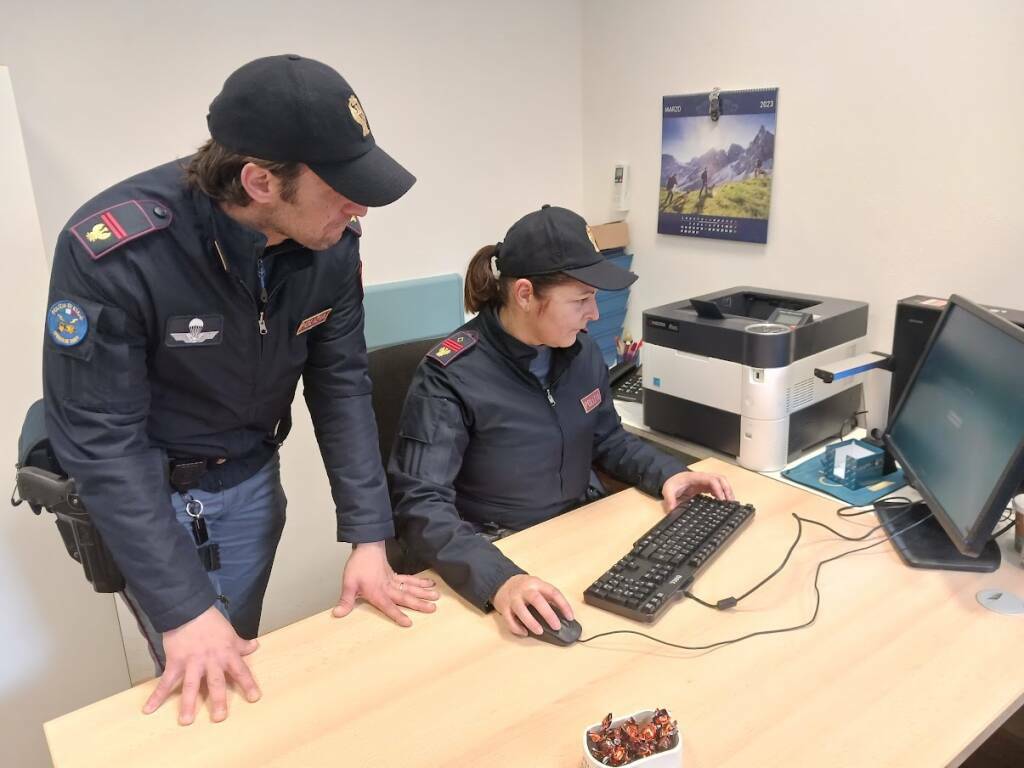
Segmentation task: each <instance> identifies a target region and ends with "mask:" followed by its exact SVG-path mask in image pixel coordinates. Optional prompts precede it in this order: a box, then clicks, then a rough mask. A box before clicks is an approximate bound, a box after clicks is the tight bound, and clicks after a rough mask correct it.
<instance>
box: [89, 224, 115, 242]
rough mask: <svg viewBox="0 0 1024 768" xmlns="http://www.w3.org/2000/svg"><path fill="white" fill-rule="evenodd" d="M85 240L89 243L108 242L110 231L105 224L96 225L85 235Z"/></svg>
mask: <svg viewBox="0 0 1024 768" xmlns="http://www.w3.org/2000/svg"><path fill="white" fill-rule="evenodd" d="M85 238H86V240H88V241H89V242H90V243H95V242H96V241H97V240H109V239H110V230H109V229H107V225H106V224H96V225H95V226H94V227H93V228H92V229H90V230H89V231H88V232H86V233H85Z"/></svg>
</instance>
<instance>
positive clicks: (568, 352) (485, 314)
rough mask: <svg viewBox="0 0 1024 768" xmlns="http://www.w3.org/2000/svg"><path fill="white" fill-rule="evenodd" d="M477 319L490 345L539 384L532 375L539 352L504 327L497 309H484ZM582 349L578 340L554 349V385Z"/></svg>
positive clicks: (552, 359)
mask: <svg viewBox="0 0 1024 768" xmlns="http://www.w3.org/2000/svg"><path fill="white" fill-rule="evenodd" d="M477 317H478V323H479V325H478V327H479V328H480V333H481V335H482V336H483V337H484V338H486V339H487V341H488V342H489V343H490V345H491V346H492V347H494V349H495V350H496V351H497V352H498V353H499V354H500V355H501V356H502V357H504V358H505V359H506V360H508V361H509V363H511V364H512V366H513V367H515V368H516V369H517V370H519V371H521V372H522V373H524V374H526V375H527V376H528V377H529V378H530V380H531V381H533V382H535V383H539V382H537V378H536V377H535V376H534V375H533V374H532V373H530V363H531V362H532V361H533V358H535V357H536V356H537V350H536V349H535V348H534V347H533V346H531V345H530V344H526V343H525V342H522V341H520V340H519V339H517V338H516V337H515V336H513V335H512V334H510V333H509V332H508V331H506V330H505V329H504V328H503V327H502V325H501V321H500V320H499V319H498V311H497V309H496V308H494V307H492V306H487V307H484V308H483V309H482V310H481V311H480V314H479V315H478V316H477ZM582 347H583V345H582V344H580V341H579V339H577V340H576V341H575V342H573V345H572V346H571V347H553V348H552V350H551V373H550V380H551V382H552V384H553V383H554V382H556V381H558V378H559V376H561V375H562V373H564V372H565V370H566V369H567V368H568V367H569V365H570V364H571V363H572V361H573V359H574V358H575V357H576V356H577V355H578V354H579V353H580V349H582Z"/></svg>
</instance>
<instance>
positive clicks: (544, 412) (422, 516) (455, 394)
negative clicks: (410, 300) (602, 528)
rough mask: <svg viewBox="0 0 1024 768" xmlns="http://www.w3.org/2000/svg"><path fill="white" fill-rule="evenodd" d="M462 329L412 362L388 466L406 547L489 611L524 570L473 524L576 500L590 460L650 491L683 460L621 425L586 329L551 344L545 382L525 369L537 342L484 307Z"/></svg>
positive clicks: (513, 520) (501, 521)
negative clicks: (449, 349) (442, 348)
mask: <svg viewBox="0 0 1024 768" xmlns="http://www.w3.org/2000/svg"><path fill="white" fill-rule="evenodd" d="M460 332H461V333H462V334H463V336H465V334H466V333H468V334H470V339H471V340H472V339H476V340H477V341H476V343H475V344H473V345H472V346H469V347H468V348H465V349H464V351H461V352H459V353H458V354H456V355H454V356H450V360H447V358H448V357H449V356H446V357H443V358H438V357H436V356H434V354H433V353H431V355H428V356H427V358H425V359H424V360H423V361H422V362H421V363H420V366H419V369H418V370H417V372H416V374H415V376H414V378H413V382H412V385H411V387H410V389H409V394H408V397H407V399H406V402H405V408H404V410H403V413H402V419H401V423H400V427H399V434H398V437H397V439H396V443H395V448H394V450H393V452H392V456H391V460H390V462H389V466H388V473H389V479H390V482H391V491H392V503H393V505H394V510H395V519H396V525H397V528H398V532H399V536H400V537H401V539H402V541H403V543H404V545H405V547H406V548H407V549H408V550H409V552H410V554H411V555H412V556H413V557H414V558H418V559H420V560H422V561H424V562H426V563H428V564H429V565H430V566H431V567H432V568H434V569H435V570H436V571H437V572H438V573H439V574H440V575H441V577H442V578H443V579H444V580H445V581H446V582H447V583H448V584H450V585H451V586H452V588H453V589H455V590H456V591H457V592H458V593H459V594H460V595H462V596H463V597H464V598H466V599H467V600H468V601H469V602H471V603H473V604H474V605H475V606H477V607H478V608H480V609H481V610H487V609H488V607H489V602H490V600H491V598H492V597H493V596H494V594H495V592H497V590H498V588H499V587H500V586H501V585H502V584H504V583H505V581H506V580H507V579H508V578H509V577H511V576H514V575H516V574H520V573H523V570H522V569H521V568H519V567H518V566H516V565H515V563H513V562H512V561H511V560H509V559H508V558H507V557H505V556H504V555H503V554H502V553H501V552H500V551H499V550H498V549H497V548H496V547H495V546H494V545H493V544H491V543H490V542H489V541H487V540H486V539H485V538H483V537H482V536H478V535H476V533H477V531H479V530H481V529H483V528H484V527H485V526H487V525H488V524H491V523H493V524H497V525H498V526H501V527H503V528H510V529H513V530H522V529H524V528H528V527H529V526H531V525H534V524H536V523H540V522H542V521H544V520H549V519H550V518H552V517H555V516H556V515H560V514H562V513H563V512H566V511H568V510H570V509H572V508H574V507H577V506H579V505H580V504H582V503H584V501H585V499H586V492H587V488H588V486H589V482H590V472H591V465H592V464H597V466H599V467H600V468H602V469H603V470H605V471H606V472H608V474H610V475H612V476H614V477H617V478H619V479H621V480H623V481H625V482H628V483H630V484H633V485H636V486H637V487H639V488H640V489H641V490H643V491H645V492H646V493H649V494H651V495H652V496H658V495H659V494H660V492H661V487H662V485H663V484H664V483H665V481H666V480H667V479H668V478H669V477H671V476H672V475H674V474H676V473H677V472H682V471H683V470H684V469H685V467H684V466H683V465H682V464H681V463H680V462H679V461H678V460H676V459H675V458H672V457H670V456H668V455H667V454H665V453H663V452H661V451H659V450H657V449H656V448H654V447H653V446H652V445H650V444H649V443H646V442H644V441H643V440H641V439H640V438H638V437H636V436H634V435H631V434H629V433H628V432H626V430H625V429H623V427H622V424H621V422H620V420H619V417H618V414H617V413H616V412H615V408H614V406H613V404H612V396H611V392H610V391H609V387H608V369H607V368H606V367H605V363H604V360H603V358H602V356H601V352H600V350H599V349H598V347H597V345H596V344H595V343H594V341H593V340H592V339H590V337H589V336H587V335H586V334H580V335H579V337H578V338H577V341H576V343H575V344H574V345H573V346H571V347H568V348H565V349H554V350H552V359H551V372H550V382H551V383H550V386H549V387H548V389H547V390H545V389H544V388H543V387H542V386H541V384H540V382H539V381H538V380H537V378H536V377H535V376H534V375H533V374H532V373H530V361H531V360H532V359H533V357H534V356H535V355H536V351H535V350H534V348H533V347H531V346H530V345H528V344H524V343H522V342H521V341H519V340H518V339H516V338H515V337H513V336H510V335H509V334H508V333H506V332H505V331H504V329H503V328H502V327H501V324H500V322H499V321H498V319H497V316H496V315H495V313H494V312H493V311H492V310H490V309H485V310H484V311H483V312H481V313H480V314H479V315H478V316H477V317H475V318H474V319H472V320H470V321H469V322H468V323H466V324H465V325H464V326H463V327H462V329H461V331H460ZM460 332H457V333H456V334H453V337H454V338H457V337H458V336H459V333H460ZM463 341H464V342H465V339H464V340H463ZM458 346H465V344H464V343H463V345H458ZM445 360H447V362H446V364H442V361H445ZM566 546H571V543H570V542H566Z"/></svg>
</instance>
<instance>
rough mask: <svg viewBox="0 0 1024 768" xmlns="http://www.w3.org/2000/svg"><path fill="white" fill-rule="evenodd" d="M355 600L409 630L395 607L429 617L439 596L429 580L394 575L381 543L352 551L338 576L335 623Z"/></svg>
mask: <svg viewBox="0 0 1024 768" xmlns="http://www.w3.org/2000/svg"><path fill="white" fill-rule="evenodd" d="M359 597H361V598H363V600H365V601H366V602H368V603H370V605H372V606H374V607H375V608H376V609H377V610H378V611H380V612H381V613H383V614H384V615H385V616H387V617H388V618H390V619H391V620H392V621H394V622H395V624H398V625H399V626H400V627H411V626H412V619H410V618H409V617H408V616H406V615H405V614H404V613H403V612H402V610H401V609H400V608H399V607H398V606H402V607H404V608H409V609H411V610H414V611H419V612H420V613H433V612H434V610H435V609H436V608H437V606H436V605H434V602H435V601H436V600H437V599H438V598H439V597H440V594H439V593H438V591H437V590H436V589H434V582H433V581H431V580H430V579H421V578H418V577H416V576H406V575H404V574H397V573H395V572H394V571H393V570H392V569H391V566H390V565H389V564H388V558H387V555H385V553H384V542H383V541H375V542H371V543H368V544H359V545H357V546H355V547H353V548H352V554H351V556H349V558H348V562H347V563H346V564H345V572H344V573H343V574H342V576H341V598H340V599H339V600H338V604H337V605H336V606H334V611H333V613H334V615H335V616H336V617H337V618H339V619H340V618H342V617H344V616H348V615H349V614H350V613H352V609H353V608H355V605H356V598H359Z"/></svg>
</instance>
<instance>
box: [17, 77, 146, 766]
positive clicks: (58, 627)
mask: <svg viewBox="0 0 1024 768" xmlns="http://www.w3.org/2000/svg"><path fill="white" fill-rule="evenodd" d="M0 168H2V169H3V184H2V185H0V207H2V209H3V211H4V220H5V221H6V222H7V226H6V227H5V234H4V241H5V243H4V245H5V258H6V260H7V264H6V266H5V273H6V275H7V288H8V290H6V291H5V296H4V300H3V302H0V328H3V329H4V342H3V353H4V363H5V366H6V371H5V375H4V376H3V379H2V384H0V388H2V389H0V392H2V396H3V402H4V407H3V408H2V409H0V468H2V473H0V479H2V483H3V487H4V489H5V490H6V489H8V488H11V487H12V486H13V485H14V464H15V462H16V461H17V451H16V448H17V439H18V433H19V431H20V430H21V423H22V419H23V418H24V415H25V410H26V409H27V408H28V406H29V405H30V404H31V403H33V402H34V401H35V400H38V399H39V398H40V397H41V396H42V384H41V380H40V373H39V372H40V368H41V366H42V346H41V344H40V342H41V340H42V328H43V317H44V312H45V310H46V280H47V270H46V260H45V258H44V256H43V241H42V237H41V236H40V233H39V220H38V218H37V217H36V211H35V206H34V205H33V202H32V184H31V182H30V180H29V173H28V164H27V162H26V159H25V151H24V148H23V146H22V141H21V132H20V130H19V128H18V114H17V110H16V108H15V101H14V94H13V93H12V90H11V81H10V77H9V74H8V71H7V68H6V67H3V66H0ZM0 507H2V509H0V744H2V745H3V747H2V749H3V758H2V759H0V762H2V763H3V764H4V765H10V766H19V767H20V766H34V765H46V764H47V762H48V761H47V757H46V755H47V750H46V742H45V740H44V738H43V729H42V723H43V721H45V720H49V719H51V718H54V717H57V716H58V715H62V714H64V713H65V712H68V711H70V710H72V709H76V708H78V707H80V706H83V705H85V704H88V703H90V702H92V701H94V700H96V699H97V698H100V697H102V696H106V695H109V694H111V693H114V692H116V691H118V690H121V689H122V688H124V687H125V685H126V684H127V683H128V673H127V672H128V671H127V668H126V666H125V658H124V650H123V648H122V645H121V635H120V632H119V630H118V624H117V618H116V616H115V613H114V607H113V602H112V601H111V599H110V597H109V596H105V595H98V594H96V593H95V592H93V591H92V589H91V587H90V586H89V585H88V584H87V583H86V582H85V580H84V579H83V578H82V575H81V574H82V568H81V566H79V565H78V564H77V563H75V562H73V561H72V560H71V559H70V558H69V557H68V556H67V553H66V552H65V551H64V547H63V545H62V544H61V540H60V536H59V535H58V534H57V529H56V527H55V526H54V523H53V516H52V515H50V514H43V515H42V516H41V517H36V516H35V515H33V514H32V512H31V511H30V510H29V507H28V505H27V504H23V505H22V506H20V507H18V508H17V509H11V508H10V507H9V506H8V504H7V500H6V499H4V500H3V501H2V502H0Z"/></svg>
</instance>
